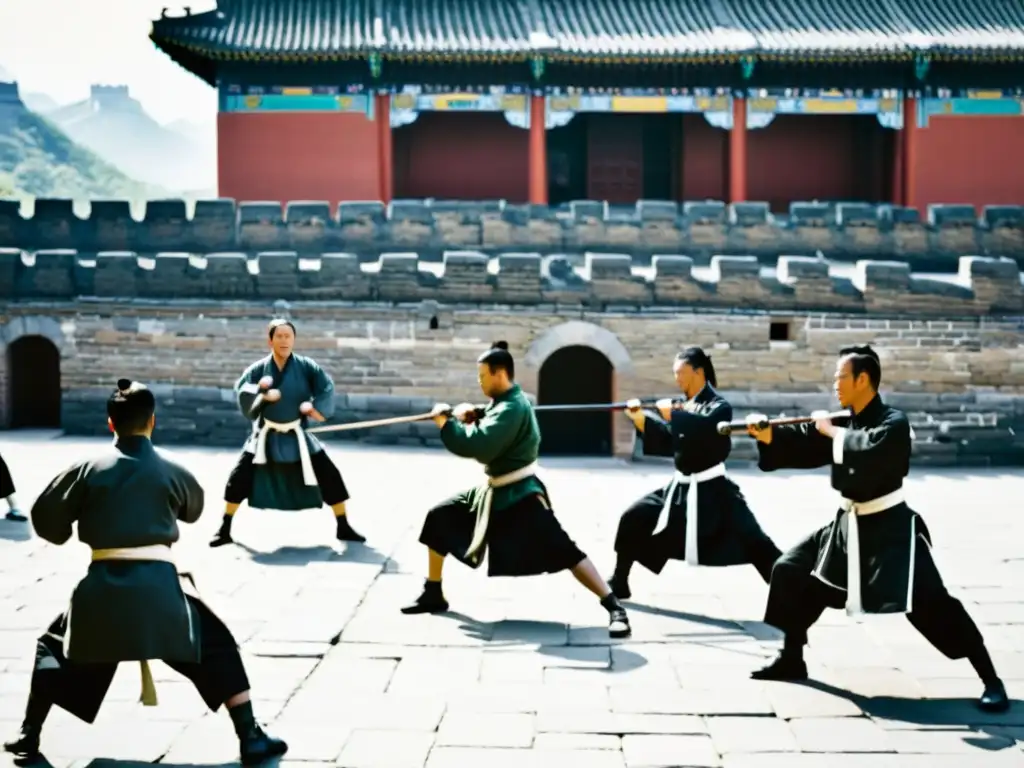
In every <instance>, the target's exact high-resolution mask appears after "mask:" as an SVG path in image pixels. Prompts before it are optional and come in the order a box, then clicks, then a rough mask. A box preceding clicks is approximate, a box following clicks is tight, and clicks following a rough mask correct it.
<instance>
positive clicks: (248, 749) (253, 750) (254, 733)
mask: <svg viewBox="0 0 1024 768" xmlns="http://www.w3.org/2000/svg"><path fill="white" fill-rule="evenodd" d="M238 747H239V752H240V753H241V762H242V765H257V764H258V763H262V762H263V761H264V760H270V759H271V758H273V757H279V756H280V755H283V754H284V753H285V752H287V751H288V745H287V744H286V743H285V742H284V741H283V740H282V739H278V738H275V737H274V736H271V735H270V734H268V733H267V732H266V731H264V730H263V729H262V728H261V727H260V726H258V725H257V726H254V727H253V728H252V730H250V731H249V732H248V733H247V734H245V735H244V736H241V737H239V739H238Z"/></svg>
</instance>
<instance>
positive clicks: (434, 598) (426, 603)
mask: <svg viewBox="0 0 1024 768" xmlns="http://www.w3.org/2000/svg"><path fill="white" fill-rule="evenodd" d="M447 610H448V601H447V600H445V599H444V593H443V592H442V591H441V582H440V581H430V580H429V579H427V580H426V581H424V582H423V591H422V592H420V596H419V597H417V598H416V599H415V600H414V601H413V602H411V603H409V605H407V606H405V607H404V608H402V613H404V614H406V615H412V614H417V613H444V612H445V611H447Z"/></svg>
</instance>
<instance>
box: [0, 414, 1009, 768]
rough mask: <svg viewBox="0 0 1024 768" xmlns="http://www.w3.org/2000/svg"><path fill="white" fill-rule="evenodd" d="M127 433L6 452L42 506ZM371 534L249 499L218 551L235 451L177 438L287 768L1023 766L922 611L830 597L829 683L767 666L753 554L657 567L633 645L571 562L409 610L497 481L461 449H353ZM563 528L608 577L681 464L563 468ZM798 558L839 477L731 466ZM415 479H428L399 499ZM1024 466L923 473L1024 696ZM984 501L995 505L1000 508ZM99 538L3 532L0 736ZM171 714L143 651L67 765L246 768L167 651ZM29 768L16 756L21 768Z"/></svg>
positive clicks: (357, 499)
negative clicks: (928, 634)
mask: <svg viewBox="0 0 1024 768" xmlns="http://www.w3.org/2000/svg"><path fill="white" fill-rule="evenodd" d="M106 444H107V441H105V440H102V441H90V440H71V439H63V438H61V439H44V438H42V437H39V436H33V435H21V434H20V433H14V432H9V433H3V435H2V437H0V452H2V453H3V455H4V457H5V458H6V459H7V461H8V463H9V464H10V466H11V468H12V471H13V473H14V477H15V482H16V483H17V485H18V494H19V497H20V498H21V499H22V501H23V503H25V504H27V503H28V502H29V501H30V500H31V499H33V498H34V497H35V494H36V493H38V491H39V490H40V489H41V488H42V487H43V485H44V484H45V483H46V482H48V481H49V480H50V479H51V478H52V476H53V475H55V474H56V473H57V472H59V471H60V470H62V469H63V468H64V467H65V466H66V465H68V464H70V463H71V462H73V461H75V460H78V459H81V458H84V457H86V456H88V455H89V453H90V452H93V451H95V450H97V449H100V448H102V447H104V446H105V445H106ZM329 450H330V451H331V454H332V456H333V457H334V459H335V461H336V462H337V463H338V465H339V467H340V468H341V470H342V472H343V473H344V475H345V478H346V482H347V483H348V485H349V488H350V491H351V493H352V501H351V502H350V505H349V509H350V514H351V515H352V520H353V523H354V524H355V525H356V527H357V528H358V529H359V530H361V531H362V532H363V533H365V534H366V535H367V537H368V542H367V544H366V545H344V544H335V543H334V542H332V536H333V521H332V519H331V516H330V513H329V512H328V511H327V510H322V511H320V512H316V511H305V512H287V513H286V512H273V511H262V510H248V509H243V510H242V511H241V512H240V514H239V517H238V518H237V520H236V523H235V534H236V538H237V539H238V541H239V544H238V545H237V546H234V547H225V548H222V549H218V550H211V549H209V548H208V547H207V546H206V541H207V540H208V539H209V537H210V536H211V535H212V533H213V531H214V529H215V528H216V526H217V524H218V521H219V517H220V513H221V502H220V500H219V498H220V495H221V491H222V488H223V483H224V481H225V479H226V476H227V472H228V471H229V469H230V467H231V464H232V462H233V461H234V459H235V455H234V454H233V453H231V452H226V451H215V450H205V449H202V448H195V449H186V450H175V451H173V453H174V454H176V455H177V457H178V458H179V459H180V460H182V461H184V462H185V463H186V464H187V465H188V466H189V467H190V468H191V469H192V470H193V471H194V472H195V473H196V475H197V476H198V477H199V479H200V481H201V483H202V484H203V486H204V488H205V489H206V493H207V504H206V511H205V514H204V517H203V518H202V519H201V520H200V521H199V523H197V524H196V525H194V526H183V531H182V540H181V542H180V544H179V546H178V551H179V560H180V561H182V564H183V567H187V568H189V569H190V570H192V571H193V572H194V573H195V574H196V579H197V582H198V584H199V588H200V589H201V591H202V592H203V594H204V598H205V599H207V600H208V601H209V603H210V604H211V606H212V607H214V609H215V610H217V611H218V612H219V613H220V615H221V616H222V617H223V618H224V620H225V621H226V622H227V623H228V625H229V626H230V627H231V629H232V631H233V632H234V633H235V635H236V637H237V638H238V640H239V642H240V644H241V647H242V651H243V655H244V657H245V660H246V663H247V664H248V670H249V674H250V678H251V680H252V684H253V696H254V704H255V707H256V711H257V715H258V717H260V718H261V719H262V720H264V721H265V722H268V723H269V724H270V727H271V728H272V730H274V731H275V732H277V733H279V734H280V735H281V736H283V737H284V738H286V739H287V740H288V741H289V743H290V745H291V750H290V752H289V754H288V756H287V759H286V760H284V761H283V762H282V763H281V765H282V766H285V768H289V767H290V766H296V767H297V768H298V767H299V766H301V768H327V766H337V767H338V768H407V767H408V768H424V766H427V768H466V767H468V766H480V765H486V766H487V768H504V766H515V768H524V767H532V766H538V767H539V768H548V767H552V768H553V767H554V766H558V767H559V768H563V767H565V766H572V765H585V766H587V768H634V767H637V766H644V767H646V768H668V767H669V766H688V767H690V768H698V767H706V768H812V767H813V768H820V767H821V766H824V765H826V764H827V765H828V766H829V767H830V768H861V767H862V766H863V767H867V766H870V768H962V767H963V766H968V765H969V766H971V767H972V768H974V767H975V766H978V767H979V768H988V767H989V766H991V767H992V768H1000V767H1001V766H1007V768H1009V766H1019V765H1022V764H1024V762H1022V761H1024V703H1021V702H1018V703H1017V705H1016V706H1015V708H1014V709H1013V710H1012V711H1011V712H1010V713H1008V714H1005V715H986V714H984V713H981V712H979V711H978V710H977V709H976V708H975V707H974V704H973V699H974V697H975V696H977V695H978V693H979V692H980V685H979V683H978V681H977V680H976V679H975V675H974V672H973V670H972V669H971V667H970V665H969V664H968V663H967V662H966V661H950V660H948V659H946V658H944V657H943V656H942V655H941V654H939V653H938V652H937V651H936V650H934V649H933V648H931V647H930V646H929V645H928V644H927V643H926V642H925V641H924V640H923V638H921V637H920V636H919V635H918V634H917V633H916V631H915V630H914V629H913V627H911V626H910V625H909V623H908V622H907V621H906V620H905V619H904V618H903V617H899V616H895V617H893V616H886V617H870V618H866V619H863V620H857V621H854V620H851V619H850V618H848V617H847V616H845V614H843V613H842V612H839V611H828V612H826V614H825V615H824V616H823V617H822V620H821V621H820V622H819V623H818V624H817V625H816V626H815V627H814V628H813V629H812V630H811V632H810V645H809V648H808V653H807V660H808V666H809V668H810V671H811V674H812V677H813V678H814V680H813V681H812V682H811V683H808V684H806V685H790V684H782V683H761V682H757V681H752V680H750V679H749V673H750V671H751V670H752V669H755V668H757V667H759V666H761V665H763V664H764V663H765V662H766V661H767V660H768V659H769V658H770V657H771V656H772V654H773V653H774V651H775V648H776V647H777V644H778V639H779V633H778V632H777V631H775V630H774V629H772V628H770V627H767V626H766V625H764V624H763V623H761V621H760V619H761V616H762V612H763V609H764V598H765V594H766V588H765V585H764V583H763V582H762V581H761V580H760V578H759V577H758V575H757V573H756V571H754V569H753V568H752V567H735V568H717V569H713V568H687V566H685V565H684V564H680V563H670V564H669V566H668V567H667V568H666V569H665V571H664V572H663V573H662V574H661V575H660V576H657V577H655V576H653V575H652V574H649V573H646V572H644V571H643V570H642V569H639V568H638V569H637V571H636V574H635V578H634V580H633V591H634V600H633V601H631V602H630V603H629V605H628V607H629V608H630V612H631V616H632V621H633V625H634V636H633V637H632V638H631V639H630V640H628V641H613V640H610V639H609V638H608V636H607V631H606V628H605V621H606V619H605V613H604V611H603V610H602V609H601V608H600V606H599V605H598V604H597V601H596V599H594V598H593V597H592V596H590V595H589V594H586V593H585V592H584V591H583V590H582V588H580V587H579V586H578V585H577V584H576V583H575V582H574V580H573V579H572V578H571V577H570V576H569V575H567V574H559V575H554V576H547V577H537V578H530V579H487V578H486V576H485V574H484V573H482V572H474V571H471V570H470V569H467V568H465V567H462V566H461V565H459V564H458V563H451V564H449V565H448V566H447V569H446V577H445V592H446V594H447V596H448V597H449V600H450V601H451V603H452V607H453V612H452V613H450V614H448V615H445V616H416V617H407V616H402V615H401V614H400V613H399V612H398V608H399V606H401V605H402V604H403V603H404V602H406V601H407V600H409V599H411V597H413V596H414V594H415V593H416V592H417V590H418V589H419V587H420V585H421V582H422V577H423V570H424V568H425V553H424V552H423V549H422V547H421V546H420V545H419V544H418V543H417V536H418V533H419V526H420V525H421V523H422V515H423V513H424V511H425V510H426V509H427V508H429V507H430V506H431V505H432V504H434V503H436V502H437V501H438V500H440V499H443V498H445V497H446V496H449V495H451V494H452V493H454V492H456V491H458V490H461V489H462V488H464V487H468V486H470V485H472V484H475V483H477V482H478V481H479V473H478V470H477V469H476V468H475V467H474V465H472V464H471V463H469V462H465V461H460V460H458V459H455V458H452V457H449V456H446V455H444V454H442V453H439V452H430V451H418V450H412V449H410V450H384V449H380V448H368V447H364V446H359V447H354V446H353V447H337V448H336V447H331V448H330V449H329ZM545 464H546V467H547V468H546V470H545V481H546V482H547V484H548V486H549V488H550V490H551V493H552V497H553V500H554V501H555V504H556V508H557V511H558V514H559V517H560V519H561V520H562V523H563V525H564V526H565V527H566V529H567V530H568V531H569V532H570V535H572V536H573V537H574V538H575V539H576V540H577V542H578V543H579V544H580V546H581V547H582V548H583V549H584V550H585V551H587V552H589V553H591V554H592V556H593V558H594V560H595V561H596V562H597V563H598V565H599V567H600V568H601V569H602V570H603V571H605V572H607V571H608V570H610V568H611V565H612V563H613V552H612V541H613V539H614V535H615V525H616V522H617V519H618V514H619V513H620V512H621V511H622V510H623V509H625V508H626V507H627V506H628V505H629V504H630V503H631V502H632V501H633V500H635V499H636V498H637V497H639V496H641V495H643V494H645V493H647V492H648V491H650V490H651V489H653V488H656V487H658V486H660V485H663V484H664V483H665V481H666V480H667V478H666V477H665V475H664V470H663V469H662V468H657V469H654V468H651V467H650V466H649V465H648V466H640V465H634V466H629V465H625V464H622V463H619V462H615V461H611V460H586V461H584V460H578V461H571V460H558V461H555V460H553V461H549V462H545ZM733 474H734V476H735V477H736V479H737V481H738V482H739V483H740V485H741V486H742V487H743V490H744V493H745V495H746V496H747V498H748V499H749V501H750V503H751V506H752V508H753V509H754V511H755V513H756V514H757V515H758V517H759V519H760V521H761V523H762V525H763V526H764V528H765V530H766V531H768V533H769V534H770V535H771V536H772V537H773V538H775V540H776V542H777V543H778V544H779V546H780V547H783V548H784V547H787V546H790V545H792V544H794V543H795V542H796V541H798V540H799V539H800V538H801V537H802V536H803V535H805V534H806V533H807V532H808V531H810V530H812V529H813V528H815V527H818V526H820V525H823V524H825V523H826V522H827V521H828V520H829V519H830V517H831V515H832V506H833V504H834V496H833V495H832V494H831V492H830V490H829V487H828V479H827V476H826V475H825V474H823V473H802V474H800V473H793V474H759V473H757V472H755V471H743V472H740V471H737V472H734V473H733ZM398 477H400V478H402V480H401V483H400V484H399V486H400V488H406V487H407V488H410V489H415V491H414V492H412V493H410V494H406V495H396V492H395V490H396V481H395V478H398ZM1022 492H1024V477H1022V476H1021V475H1020V474H1019V473H1017V474H1014V473H1010V472H994V471H979V472H945V471H944V472H927V473H926V472H921V473H919V474H917V475H915V476H914V478H913V479H912V480H911V481H910V483H909V485H908V494H909V497H910V499H911V503H912V504H913V505H914V506H915V507H916V508H917V509H918V510H919V511H920V512H922V513H923V514H924V516H925V517H926V519H927V520H928V524H929V528H930V530H931V532H932V535H933V538H934V541H935V557H936V559H937V560H938V562H939V566H940V568H941V569H942V570H943V573H944V576H945V578H946V581H947V583H948V584H949V586H950V589H951V590H952V591H953V592H954V593H955V594H956V595H957V596H958V597H959V598H960V599H961V600H962V601H964V603H965V605H966V606H967V608H968V610H969V611H970V612H971V613H972V615H974V617H975V618H976V620H977V621H978V623H979V625H980V626H981V629H982V632H983V633H984V635H985V637H986V638H987V639H988V642H989V647H990V649H991V651H992V655H993V658H994V659H995V662H996V665H997V667H998V668H999V669H1000V671H1001V673H1002V674H1003V677H1004V678H1005V679H1006V681H1007V684H1008V687H1009V689H1010V693H1011V695H1014V694H1016V695H1018V696H1019V695H1020V692H1021V691H1024V557H1022V556H1021V554H1020V541H1021V540H1024V519H1022V518H1021V516H1020V514H1019V510H1018V509H1017V507H1018V506H1019V505H1018V504H1016V501H1015V500H1016V499H1019V498H1020V497H1021V495H1022ZM979 499H988V500H990V503H989V504H985V505H984V506H982V505H981V504H979ZM87 563H88V553H87V550H86V549H85V547H84V546H82V545H81V544H79V543H77V542H74V543H70V544H68V545H66V546H64V547H60V548H58V547H53V546H51V545H48V544H45V543H43V542H41V541H40V540H38V539H35V538H34V537H32V536H31V534H30V533H29V531H28V530H27V529H26V527H25V526H23V525H22V526H19V525H16V524H13V523H8V522H4V521H0V729H2V730H3V732H4V735H5V736H6V734H8V733H13V732H14V730H15V729H16V728H17V725H18V722H19V720H20V717H21V714H22V711H23V708H24V702H25V695H26V692H27V688H28V682H29V676H30V671H31V664H32V654H33V649H34V641H35V637H36V636H37V635H38V634H39V632H40V631H41V630H42V629H43V628H44V627H45V626H46V624H47V623H48V622H49V621H50V620H51V619H52V617H53V616H54V615H55V614H56V613H57V612H59V611H60V610H63V609H64V607H65V606H66V604H67V600H68V597H69V595H70V593H71V589H72V588H73V587H74V585H75V583H76V582H77V580H78V579H79V578H80V577H81V574H82V573H83V571H84V569H85V567H86V565H87ZM153 667H154V674H155V677H156V678H157V681H158V691H159V696H160V706H158V707H155V708H149V707H142V706H140V705H139V703H138V701H137V699H138V670H137V668H136V667H135V666H134V665H127V664H126V665H122V668H121V669H120V670H119V671H118V674H117V677H116V678H115V681H114V685H113V686H112V688H111V692H110V695H109V697H108V700H107V702H106V703H105V704H104V706H103V709H102V710H101V712H100V715H99V717H98V718H97V721H96V723H95V724H93V725H86V724H84V723H80V722H78V721H76V720H75V719H74V718H72V717H70V716H69V715H67V714H65V713H63V712H60V711H57V712H55V713H54V714H53V715H52V716H51V719H50V721H49V722H48V724H47V728H46V730H45V732H44V743H43V746H44V750H45V751H46V754H47V756H48V757H49V759H50V761H51V763H52V764H53V765H54V766H57V768H65V767H66V768H84V767H85V766H87V765H88V766H95V767H97V768H108V767H109V768H128V767H129V766H135V765H142V764H151V763H153V762H156V761H159V762H160V763H161V764H162V765H168V766H182V767H183V768H184V767H185V766H192V765H203V766H216V765H222V764H224V765H226V764H235V763H236V761H237V743H236V740H235V736H234V732H233V730H232V728H231V724H230V720H229V719H228V717H227V716H226V715H225V714H224V713H223V712H219V713H210V712H209V711H208V710H206V708H205V706H204V705H203V703H202V701H201V699H200V698H199V696H198V694H196V692H195V691H194V690H193V689H192V688H191V686H190V685H189V684H188V683H186V682H185V681H183V680H181V679H180V678H179V677H178V676H177V675H176V674H175V673H174V672H173V671H172V670H170V669H169V668H167V667H166V666H164V665H162V664H160V663H156V664H154V665H153ZM9 763H10V760H9V758H7V757H6V756H3V757H0V768H3V766H5V765H8V764H9Z"/></svg>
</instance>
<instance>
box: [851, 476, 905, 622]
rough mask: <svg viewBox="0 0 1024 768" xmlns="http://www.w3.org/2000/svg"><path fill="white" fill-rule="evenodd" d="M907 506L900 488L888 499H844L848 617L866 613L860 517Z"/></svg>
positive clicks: (885, 497)
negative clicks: (901, 505) (900, 505)
mask: <svg viewBox="0 0 1024 768" xmlns="http://www.w3.org/2000/svg"><path fill="white" fill-rule="evenodd" d="M903 502H904V499H903V489H902V488H898V489H896V490H895V491H893V492H892V493H887V494H885V496H879V497H878V498H877V499H871V500H870V501H853V500H852V499H847V498H845V497H844V498H843V500H842V508H843V509H845V510H846V512H847V513H848V514H847V515H846V613H847V614H848V615H850V616H853V615H855V614H860V613H864V603H863V601H862V598H861V590H862V586H863V582H862V581H861V575H860V523H859V522H858V521H857V518H858V517H859V516H860V515H873V514H875V513H876V512H884V511H885V510H887V509H891V508H892V507H895V506H898V505H899V504H902V503H903ZM915 525H916V523H915V520H914V519H913V518H911V520H910V577H909V579H908V584H907V613H910V610H911V599H912V597H913V594H914V558H915V557H916V555H917V551H916V548H917V535H916V533H917V532H916V531H915Z"/></svg>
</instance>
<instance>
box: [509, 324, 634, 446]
mask: <svg viewBox="0 0 1024 768" xmlns="http://www.w3.org/2000/svg"><path fill="white" fill-rule="evenodd" d="M523 366H524V369H525V370H524V371H523V374H522V375H520V377H519V378H520V381H521V383H523V385H524V387H525V388H526V389H527V390H528V391H532V392H536V393H537V404H538V405H554V404H562V403H607V402H612V401H613V400H614V399H615V398H616V393H617V391H618V383H619V382H621V380H622V378H623V377H629V376H631V375H632V373H633V362H632V360H631V359H630V357H629V352H628V351H627V350H626V348H625V347H624V346H623V344H622V342H621V341H619V339H618V337H617V336H616V335H615V334H614V333H612V332H611V331H609V330H607V329H606V328H602V327H600V326H599V325H594V324H593V323H586V322H582V321H578V320H574V321H570V322H567V323H562V324H561V325H557V326H555V327H553V328H549V329H548V330H547V331H545V332H544V333H542V334H541V335H540V336H538V337H537V338H536V339H535V340H534V341H533V343H532V344H530V346H529V348H528V349H527V351H526V355H525V356H524V358H523ZM621 418H622V417H621V415H620V414H617V413H608V412H601V411H593V412H558V411H552V412H541V413H538V414H537V420H538V422H539V424H540V429H541V435H542V443H541V453H543V454H545V455H549V456H550V455H563V456H564V455H575V456H587V455H589V456H595V455H604V456H608V455H611V454H613V453H614V454H622V453H628V452H629V449H630V442H629V437H628V429H627V430H625V432H624V431H623V430H622V429H617V428H616V422H617V420H621ZM620 426H621V425H620Z"/></svg>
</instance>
